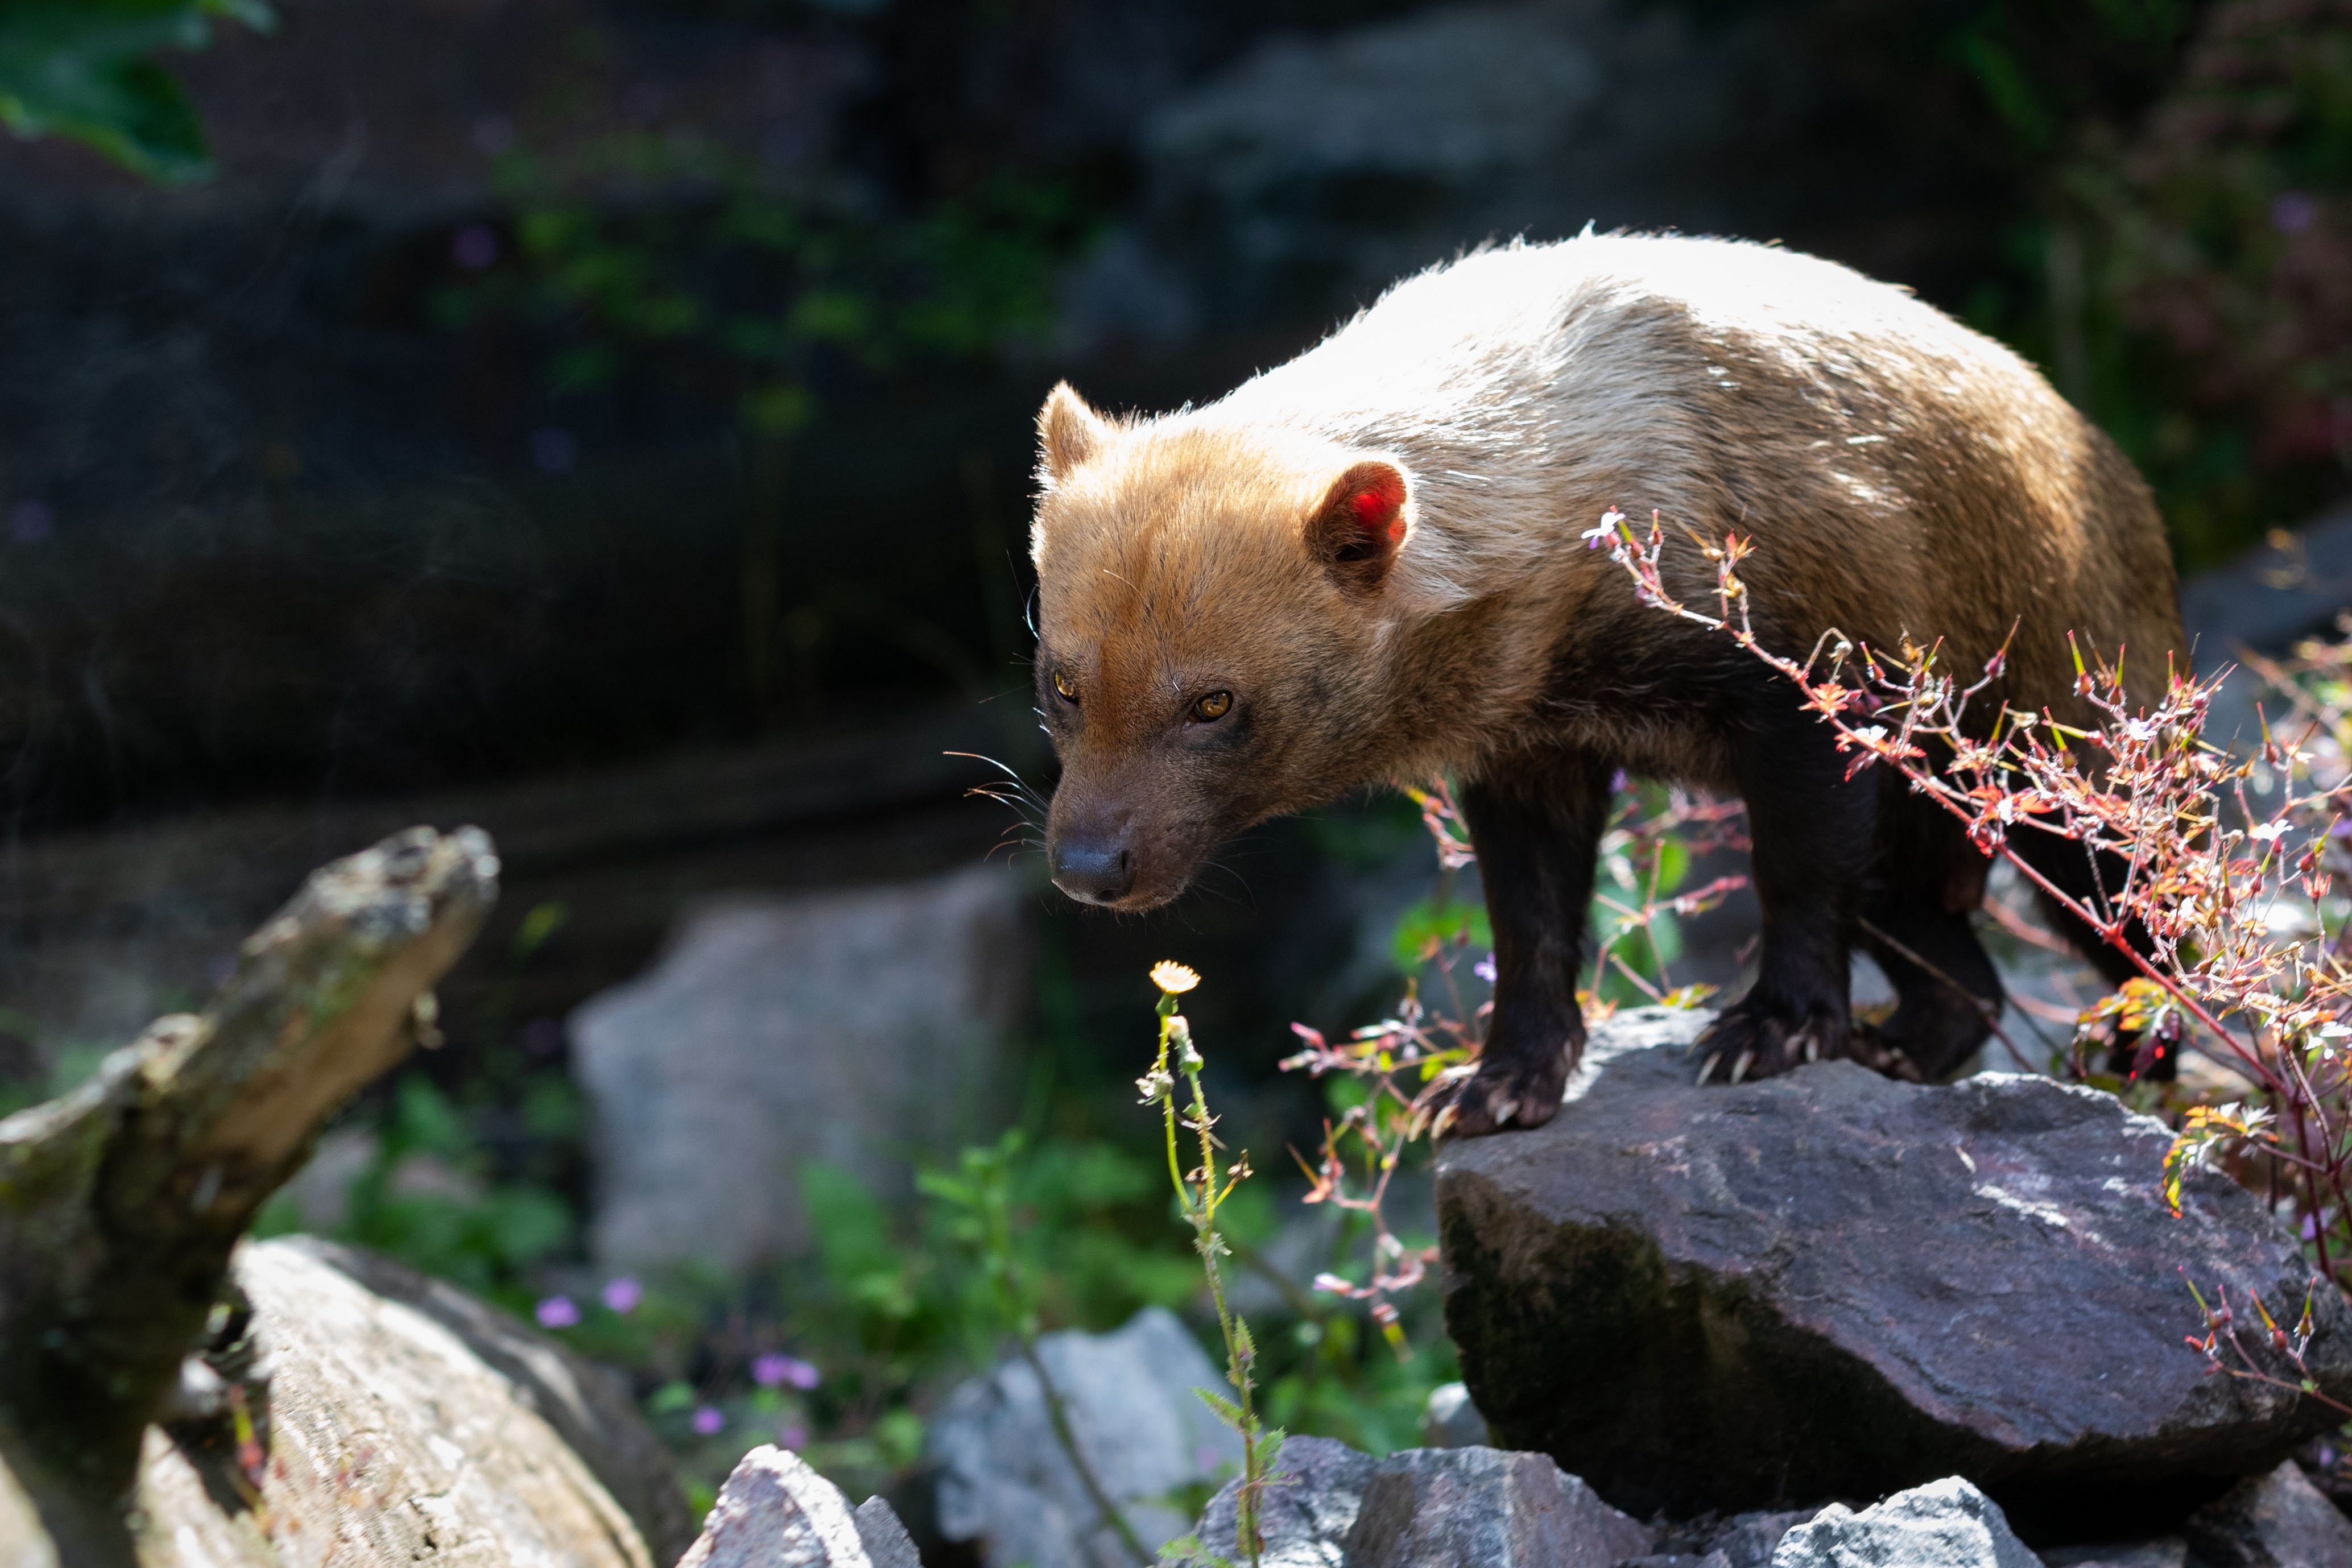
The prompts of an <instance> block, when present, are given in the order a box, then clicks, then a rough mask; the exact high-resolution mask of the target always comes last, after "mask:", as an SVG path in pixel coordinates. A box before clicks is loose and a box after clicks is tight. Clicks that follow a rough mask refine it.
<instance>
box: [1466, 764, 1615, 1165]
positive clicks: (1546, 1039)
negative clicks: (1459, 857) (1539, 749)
mask: <svg viewBox="0 0 2352 1568" xmlns="http://www.w3.org/2000/svg"><path fill="white" fill-rule="evenodd" d="M1614 771H1615V769H1614V768H1613V767H1612V765H1611V764H1610V763H1609V762H1607V761H1605V760H1603V759H1602V758H1598V757H1595V756H1592V755H1591V754H1590V753H1586V752H1554V753H1549V754H1545V755H1542V756H1537V757H1516V758H1509V759H1507V760H1505V761H1503V762H1499V763H1496V765H1494V766H1493V767H1492V768H1490V769H1489V770H1488V771H1487V772H1486V775H1485V776H1484V777H1482V778H1481V779H1479V780H1478V781H1477V782H1476V783H1475V784H1471V785H1469V786H1467V787H1465V789H1463V791H1462V814H1463V817H1464V819H1465V821H1467V822H1468V823H1469V826H1470V843H1471V847H1472V848H1473V849H1475V850H1476V851H1477V853H1478V877H1479V881H1480V883H1482V884H1483V885H1484V887H1485V888H1486V915H1487V918H1488V919H1489V920H1490V921H1491V922H1492V923H1493V925H1494V927H1495V971H1496V977H1495V1011H1494V1016H1493V1017H1492V1018H1491V1019H1489V1020H1488V1023H1487V1028H1486V1049H1485V1051H1483V1052H1482V1053H1481V1056H1480V1060H1479V1064H1478V1072H1477V1075H1476V1076H1475V1077H1474V1078H1472V1079H1471V1080H1470V1081H1469V1082H1466V1083H1465V1084H1464V1085H1463V1086H1462V1089H1461V1092H1459V1094H1457V1095H1456V1096H1455V1099H1454V1124H1453V1131H1454V1133H1456V1134H1460V1135H1462V1136H1465V1137H1475V1136H1476V1135H1478V1134H1482V1133H1491V1132H1494V1131H1495V1130H1496V1129H1497V1128H1499V1127H1502V1126H1504V1125H1506V1124H1514V1123H1515V1124H1517V1125H1519V1126H1522V1127H1540V1126H1542V1125H1543V1124H1545V1123H1546V1122H1549V1121H1550V1120H1551V1119H1552V1117H1553V1116H1555V1115H1557V1114H1558V1113H1559V1097H1560V1092H1561V1090H1562V1089H1563V1088H1564V1087H1565V1086H1566V1085H1567V1082H1568V1074H1569V1071H1570V1069H1571V1068H1572V1067H1574V1065H1575V1062H1576V1059H1577V1057H1578V1055H1579V1054H1580V1053H1581V1052H1582V1051H1583V1050H1584V1015H1583V1013H1582V1011H1581V1010H1580V1009H1579V1008H1578V1007H1577V1004H1576V980H1577V974H1578V971H1579V970H1580V968H1581V967H1582V966H1583V962H1584V922H1585V913H1586V908H1587V906H1588V905H1589V904H1591V902H1592V867H1593V860H1594V857H1595V855H1596V854H1597V853H1598V852H1599V849H1600V844H1601V829H1602V828H1603V827H1604V826H1605V825H1606V824H1607V822H1608V821H1609V800H1610V789H1609V781H1610V777H1611V775H1612V773H1613V772H1614Z"/></svg>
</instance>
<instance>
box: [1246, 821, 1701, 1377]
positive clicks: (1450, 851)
mask: <svg viewBox="0 0 2352 1568" xmlns="http://www.w3.org/2000/svg"><path fill="white" fill-rule="evenodd" d="M1405 792H1406V793H1407V794H1408V795H1410V796H1411V797H1412V800H1413V802H1414V803H1415V804H1416V805H1418V806H1419V807H1420V808H1421V816H1422V822H1423V825H1424V826H1426V827H1427V828H1428V829H1429V832H1430V837H1431V838H1432V839H1433V841H1435V842H1436V845H1437V858H1438V862H1439V864H1440V865H1442V866H1444V867H1445V868H1446V869H1448V870H1458V869H1459V868H1461V867H1463V866H1466V865H1469V864H1471V863H1472V862H1474V861H1475V859H1476V856H1475V853H1474V852H1472V850H1471V848H1470V836H1469V830H1468V828H1467V826H1466V825H1465V823H1464V821H1463V820H1462V813H1461V810H1460V808H1459V807H1457V806H1456V805H1455V804H1454V796H1453V792H1452V789H1451V787H1450V786H1448V785H1447V783H1446V782H1445V780H1444V779H1432V780H1431V781H1430V782H1429V784H1428V786H1427V787H1426V788H1425V789H1407V790H1406V791H1405ZM1744 825H1745V813H1744V811H1743V810H1742V808H1741V807H1740V806H1739V804H1738V802H1737V801H1721V800H1714V799H1712V798H1710V797H1708V796H1706V795H1704V794H1700V793H1698V792H1696V791H1692V790H1685V789H1665V790H1663V791H1653V792H1650V793H1649V795H1648V796H1647V797H1646V798H1645V796H1644V795H1642V794H1633V793H1621V796H1620V800H1619V803H1618V806H1617V809H1616V811H1615V814H1614V815H1613V817H1612V821H1611V823H1610V826H1609V830H1608V831H1607V832H1606V833H1604V834H1603V835H1602V836H1601V863H1602V866H1603V874H1602V875H1601V877H1600V878H1598V879H1596V881H1597V882H1599V883H1604V884H1608V885H1612V886H1613V887H1614V888H1615V889H1616V890H1617V892H1616V893H1615V894H1611V893H1607V892H1604V893H1601V894H1598V895H1597V896H1596V897H1595V899H1594V904H1595V915H1596V920H1595V925H1597V926H1598V927H1600V941H1599V943H1598V944H1597V948H1596V952H1595V955H1594V959H1593V964H1594V975H1593V984H1594V989H1593V990H1590V991H1580V992H1579V993H1578V999H1579V1000H1580V1002H1581V1003H1582V1004H1583V1008H1584V1014H1585V1017H1586V1018H1587V1019H1589V1020H1592V1021H1598V1020H1599V1019H1603V1018H1606V1017H1608V1016H1609V1014H1610V1013H1611V1012H1612V1011H1614V1010H1615V1007H1616V1004H1615V1003H1614V1002H1612V1001H1611V1000H1608V999H1606V998H1605V997H1604V996H1602V995H1601V994H1600V992H1601V986H1602V981H1603V980H1604V978H1608V977H1614V978H1615V979H1617V980H1619V981H1620V982H1622V986H1623V987H1627V988H1631V990H1632V992H1633V994H1635V995H1638V996H1639V997H1641V998H1643V1000H1645V1001H1649V1002H1655V1003H1663V1004H1665V1005H1667V1006H1670V1007H1695V1006H1696V1005H1697V1004H1698V1003H1699V1002H1701V1001H1703V1000H1705V999H1706V997H1707V996H1708V995H1709V994H1710V993H1711V991H1712V989H1713V988H1711V987H1707V986H1687V985H1686V986H1677V985H1675V982H1674V980H1673V978H1672V977H1671V976H1670V975H1669V973H1668V970H1667V965H1666V962H1665V959H1664V956H1662V955H1663V953H1664V944H1663V943H1662V942H1661V941H1660V940H1659V939H1658V937H1659V925H1660V921H1661V919H1662V917H1664V916H1668V915H1674V916H1681V917H1687V916H1690V915H1696V914H1699V913H1701V912H1702V911H1705V910H1708V909H1712V908H1714V907H1716V906H1717V904H1721V903H1722V902H1723V900H1724V899H1725V898H1726V897H1727V895H1728V894H1732V893H1733V892H1735V891H1737V890H1738V889H1739V888H1741V887H1744V886H1746V885H1747V882H1748V879H1747V878H1746V877H1743V876H1719V877H1717V878H1716V879H1715V880H1714V881H1712V882H1710V883H1707V884H1706V886H1704V887H1700V888H1696V889H1694V890H1691V891H1688V892H1677V891H1676V888H1677V886H1678V884H1679V883H1680V882H1681V879H1682V874H1683V871H1684V870H1685V868H1686V867H1687V866H1688V864H1689V863H1690V862H1691V860H1692V859H1694V858H1695V857H1696V856H1698V855H1702V854H1706V853H1707V852H1710V851H1714V850H1718V849H1724V850H1738V851H1741V852H1745V851H1746V850H1747V848H1748V840H1747V837H1746V834H1745V832H1744V831H1743V830H1744ZM1471 955H1472V946H1471V939H1470V934H1469V932H1468V931H1467V930H1466V929H1464V930H1457V931H1455V932H1454V934H1453V935H1452V936H1429V937H1426V938H1424V939H1423V943H1422V947H1421V952H1420V954H1419V955H1418V956H1419V959H1420V969H1421V972H1420V974H1419V975H1418V976H1416V977H1412V978H1410V979H1408V980H1407V981H1406V983H1405V994H1404V997H1403V999H1402V1001H1400V1002H1399V1003H1398V1005H1397V1008H1396V1010H1395V1012H1394V1014H1393V1016H1391V1017H1390V1018H1387V1019H1382V1020H1381V1021H1380V1022H1379V1023H1374V1024H1367V1025H1365V1026H1364V1027H1363V1028H1361V1029H1359V1030H1354V1031H1352V1032H1351V1033H1350V1034H1349V1036H1348V1038H1347V1039H1346V1040H1341V1041H1339V1042H1338V1043H1336V1044H1335V1043H1333V1042H1332V1041H1331V1040H1328V1039H1326V1038H1325V1037H1324V1035H1323V1033H1322V1032H1321V1031H1320V1030H1313V1029H1309V1028H1307V1026H1306V1025H1305V1024H1300V1023H1295V1024H1292V1025H1291V1026H1290V1027H1291V1030H1292V1032H1294V1033H1296V1034H1297V1036H1298V1038H1299V1040H1300V1042H1301V1043H1302V1044H1303V1045H1304V1046H1305V1048H1306V1049H1305V1050H1303V1051H1299V1052H1298V1054H1297V1055H1296V1056H1292V1057H1289V1058H1287V1059H1286V1060H1285V1061H1284V1062H1283V1063H1282V1065H1283V1067H1284V1069H1285V1070H1286V1071H1287V1070H1292V1069H1299V1068H1303V1069H1305V1070H1306V1071H1308V1072H1310V1073H1312V1074H1313V1075H1314V1076H1316V1077H1318V1078H1319V1077H1321V1076H1323V1075H1324V1074H1325V1073H1327V1072H1338V1073H1343V1074H1346V1075H1348V1076H1350V1077H1353V1078H1355V1079H1357V1080H1359V1081H1360V1082H1361V1084H1362V1087H1363V1094H1362V1098H1361V1099H1360V1100H1358V1101H1357V1102H1356V1103H1354V1104H1352V1105H1349V1106H1348V1107H1347V1108H1346V1109H1345V1110H1343V1111H1342V1112H1341V1113H1340V1114H1339V1119H1338V1120H1337V1121H1336V1122H1335V1121H1333V1120H1331V1119H1329V1118H1326V1119H1325V1121H1324V1124H1323V1141H1322V1145H1321V1147H1320V1148H1319V1149H1318V1151H1317V1155H1316V1157H1315V1159H1314V1160H1313V1161H1312V1162H1309V1161H1308V1160H1307V1158H1306V1157H1305V1156H1303V1155H1297V1151H1296V1150H1294V1151H1292V1152H1293V1155H1295V1156H1296V1157H1297V1158H1298V1163H1299V1166H1300V1167H1301V1168H1302V1169H1303V1170H1305V1171H1306V1173H1307V1181H1308V1182H1309V1184H1310V1185H1309V1186H1308V1189H1307V1195H1306V1197H1305V1199H1304V1201H1306V1202H1307V1203H1328V1204H1330V1205H1331V1206H1333V1207H1336V1208H1339V1209H1344V1210H1346V1211H1348V1212H1350V1213H1354V1214H1360V1215H1362V1216H1364V1217H1365V1219H1366V1221H1367V1222H1368V1223H1369V1224H1370V1228H1371V1233H1372V1234H1371V1261H1370V1270H1369V1276H1368V1278H1367V1279H1366V1280H1365V1281H1363V1282H1362V1283H1358V1282H1355V1281H1349V1280H1348V1279H1345V1278H1343V1277H1342V1276H1340V1275H1339V1274H1336V1273H1323V1274H1319V1275H1318V1276H1317V1277H1316V1280H1315V1288H1316V1289H1318V1290H1319V1291H1330V1292H1332V1293H1333V1294H1336V1295H1339V1296H1343V1297H1346V1298H1349V1299H1350V1300H1355V1301H1366V1302H1369V1303H1370V1306H1369V1309H1368V1310H1369V1311H1370V1314H1371V1317H1372V1321H1373V1322H1375V1323H1376V1324H1378V1325H1379V1327H1380V1330H1381V1333H1382V1334H1384V1335H1385V1336H1386V1337H1387V1339H1388V1342H1389V1343H1390V1345H1391V1347H1392V1348H1393V1349H1394V1350H1395V1351H1396V1352H1397V1354H1399V1355H1403V1354H1407V1351H1406V1346H1405V1340H1404V1333H1403V1329H1402V1325H1401V1324H1400V1322H1398V1314H1397V1310H1396V1307H1395V1304H1394V1303H1393V1302H1392V1301H1391V1299H1390V1298H1391V1296H1393V1295H1395V1294H1397V1293H1398V1292H1401V1291H1409V1290H1411V1289H1412V1288H1413V1287H1414V1286H1415V1285H1418V1284H1419V1283H1420V1282H1421V1281H1422V1280H1423V1278H1424V1276H1425V1275H1426V1273H1427V1270H1428V1266H1429V1265H1430V1264H1431V1263H1433V1262H1434V1261H1435V1260H1436V1258H1437V1249H1435V1248H1434V1247H1408V1246H1406V1245H1405V1244H1404V1242H1403V1241H1402V1240H1401V1239H1399V1238H1398V1237H1397V1235H1396V1233H1395V1232H1394V1230H1392V1229H1391V1228H1390V1225H1389V1221H1388V1216H1387V1214H1386V1212H1385V1209H1384V1207H1383V1206H1384V1204H1385V1202H1386V1200H1387V1198H1388V1196H1389V1187H1390V1183H1391V1179H1392V1178H1393V1177H1394V1176H1395V1175H1396V1172H1397V1170H1398V1168H1399V1166H1401V1165H1402V1162H1403V1159H1404V1156H1405V1154H1406V1151H1407V1150H1408V1149H1409V1148H1410V1147H1411V1146H1412V1144H1413V1143H1414V1141H1415V1140H1417V1139H1419V1138H1421V1137H1423V1135H1424V1134H1429V1133H1430V1132H1431V1131H1432V1130H1433V1129H1434V1130H1436V1131H1438V1132H1443V1131H1444V1122H1445V1120H1446V1113H1447V1107H1448V1106H1449V1105H1450V1104H1451V1103H1452V1101H1453V1098H1454V1086H1455V1085H1456V1084H1457V1083H1459V1082H1461V1081H1462V1080H1463V1079H1465V1078H1467V1077H1468V1076H1469V1075H1470V1074H1471V1073H1473V1072H1475V1071H1477V1070H1478V1052H1479V1049H1480V1047H1481V1046H1482V1045H1483V1044H1484V1043H1485V1041H1486V1020H1487V1015H1488V1014H1489V1013H1490V1012H1491V1011H1492V1009H1493V1003H1491V1002H1488V1001H1483V1000H1482V1001H1480V1002H1478V1003H1477V1004H1476V1005H1475V1007H1474V1006H1470V1005H1468V1004H1467V1001H1466V998H1465V995H1464V992H1463V988H1462V977H1461V970H1462V967H1463V966H1464V964H1465V961H1468V960H1469V959H1470V958H1471ZM1492 965H1493V959H1492V957H1491V956H1486V957H1481V958H1478V959H1477V960H1476V961H1475V963H1473V964H1472V965H1471V967H1472V970H1473V972H1474V974H1475V975H1476V976H1477V977H1478V978H1480V979H1484V980H1487V981H1492V980H1493V978H1494V970H1493V967H1492ZM1645 971H1646V972H1645ZM1424 980H1425V981H1427V982H1429V983H1430V984H1431V985H1432V986H1433V987H1434V988H1439V989H1441V990H1442V992H1443V1002H1442V1005H1432V1004H1431V1003H1429V1002H1427V1001H1424V1000H1423V996H1422V986H1423V981H1424Z"/></svg>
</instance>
